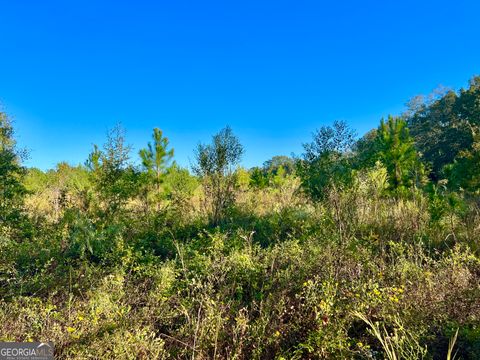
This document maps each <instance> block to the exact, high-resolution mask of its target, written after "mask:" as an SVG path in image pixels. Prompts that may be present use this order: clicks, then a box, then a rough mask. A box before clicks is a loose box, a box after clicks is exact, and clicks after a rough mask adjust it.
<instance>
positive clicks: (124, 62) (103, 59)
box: [0, 0, 480, 169]
mask: <svg viewBox="0 0 480 360" xmlns="http://www.w3.org/2000/svg"><path fill="white" fill-rule="evenodd" d="M479 14H480V2H479V1H478V0H472V1H462V0H457V1H421V0H417V1H410V0H408V1H403V0H402V1H393V0H392V1H388V0H383V1H367V0H365V1H328V2H327V1H319V0H317V1H302V0H292V1H281V0H275V1H261V0H253V1H250V0H243V1H225V0H224V1H208V0H204V1H130V2H126V1H48V0H42V1H38V0H35V1H33V0H31V1H29V0H21V1H12V0H0V102H1V103H2V104H3V108H4V110H6V111H7V112H8V113H9V114H10V115H11V116H12V117H13V119H14V121H15V125H16V128H17V134H18V138H19V143H20V145H21V146H24V147H27V148H28V149H30V159H29V160H28V163H27V164H28V165H29V166H37V167H40V168H44V169H45V168H50V167H53V166H54V165H55V164H56V163H57V162H59V161H62V160H66V161H69V162H70V163H73V164H77V163H83V161H84V160H85V159H86V158H87V155H88V153H89V151H90V149H91V147H92V144H93V143H97V144H102V143H103V141H104V139H105V134H106V131H107V129H108V128H111V127H112V126H114V124H115V123H117V122H121V123H122V124H123V126H124V127H125V128H126V130H127V138H128V141H129V142H130V143H131V144H132V145H133V146H134V148H135V149H136V150H138V149H139V148H140V147H142V146H144V144H145V143H146V142H147V141H149V139H150V134H151V131H152V128H153V127H160V128H161V129H163V130H164V132H165V134H166V135H167V136H168V137H169V138H170V140H171V144H172V145H173V147H174V148H175V151H176V159H177V161H178V162H179V163H180V164H183V165H188V164H189V159H191V160H193V155H192V154H193V153H192V150H193V148H194V147H195V145H196V144H197V143H198V142H199V141H202V142H206V141H208V140H209V138H210V136H211V135H212V134H213V133H215V132H216V131H218V130H219V129H220V128H222V127H223V126H225V125H226V124H229V125H231V126H232V128H233V130H234V132H235V133H237V135H238V136H239V137H240V139H241V141H242V143H243V144H244V145H245V148H246V154H245V159H244V165H245V166H253V165H256V164H261V163H262V162H263V161H264V160H267V159H268V158H270V157H271V156H273V155H279V154H285V155H288V154H290V153H291V152H295V153H300V152H301V144H302V142H306V141H308V140H309V139H310V137H311V133H312V131H314V129H315V128H318V127H320V126H322V125H324V124H330V123H331V122H332V121H333V120H335V119H343V120H346V121H347V122H349V123H350V124H351V125H352V126H353V127H354V128H356V129H357V130H358V132H359V133H360V134H362V133H364V132H365V131H367V130H368V129H370V128H372V127H375V126H376V125H377V123H378V121H379V119H380V117H381V116H385V115H387V114H388V113H393V114H395V113H399V112H400V111H401V110H402V109H403V105H404V103H405V102H406V101H407V100H408V99H409V98H410V97H412V96H414V95H416V94H420V93H424V94H426V93H429V92H430V91H431V90H432V89H433V88H435V87H436V86H437V85H439V84H443V85H445V86H451V87H455V88H459V87H461V86H466V85H467V82H468V79H469V78H470V77H471V76H472V75H473V74H476V73H480V25H479V19H480V18H479Z"/></svg>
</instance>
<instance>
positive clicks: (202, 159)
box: [0, 77, 480, 360]
mask: <svg viewBox="0 0 480 360" xmlns="http://www.w3.org/2000/svg"><path fill="white" fill-rule="evenodd" d="M479 84H480V78H478V77H477V78H474V79H473V80H472V81H471V83H470V86H469V88H468V89H462V90H461V91H459V92H454V91H448V92H443V93H441V94H439V95H436V96H434V97H432V98H430V99H429V100H424V99H423V100H422V99H420V100H419V99H418V98H417V99H415V101H412V102H411V104H410V107H409V110H408V111H407V112H406V113H405V114H403V115H402V116H400V117H388V119H387V120H382V121H381V122H380V125H379V127H378V128H377V129H374V130H372V131H370V132H368V133H367V134H366V135H365V136H364V137H362V138H360V139H356V136H355V132H354V131H353V130H352V129H350V128H349V127H348V125H347V124H346V123H344V122H335V123H334V124H333V125H332V126H325V127H322V128H321V129H319V130H318V131H317V132H316V133H315V134H314V135H313V139H312V142H311V143H309V144H305V145H304V154H302V156H299V157H298V158H290V157H286V156H276V157H274V158H272V159H271V160H269V161H267V162H265V163H264V165H263V166H262V167H255V168H252V169H250V170H246V169H243V168H240V167H239V163H240V160H241V157H242V155H243V153H244V148H243V146H242V145H241V143H240V140H239V139H238V138H237V137H236V136H235V135H234V134H233V132H232V130H231V129H230V128H228V127H227V128H225V129H223V130H221V131H220V132H219V133H218V134H216V135H214V136H213V138H212V142H211V143H210V144H207V145H199V146H198V148H197V149H196V152H195V155H196V163H195V165H194V166H193V172H192V173H191V172H190V171H189V170H188V169H183V168H181V167H179V166H178V165H177V164H176V163H175V162H174V161H172V160H173V149H172V147H171V145H170V143H169V141H168V139H167V138H166V137H164V135H163V133H162V131H161V130H159V129H154V130H153V142H151V143H148V144H147V146H146V147H145V148H144V149H143V150H141V151H140V152H139V157H140V159H139V160H140V161H137V159H132V158H131V149H130V147H129V146H128V145H127V142H126V139H125V136H124V132H123V130H122V129H121V128H120V127H116V128H114V129H113V130H112V131H111V132H110V133H109V134H108V137H107V141H106V143H105V145H104V146H103V147H98V146H94V149H93V151H92V153H91V154H90V155H89V156H88V159H87V161H86V163H85V165H80V166H75V167H73V166H70V165H68V164H66V163H61V164H58V166H57V167H56V168H55V169H53V170H49V171H46V172H43V171H41V170H39V169H33V168H32V169H27V168H25V167H24V166H23V165H22V159H23V152H22V151H21V150H20V149H18V148H17V147H16V145H15V141H14V134H13V128H12V125H11V123H10V122H9V120H8V118H7V116H6V115H5V114H3V113H2V114H0V221H1V222H0V299H1V300H0V340H1V341H47V340H48V341H53V342H54V343H55V346H56V352H57V355H58V357H59V358H65V359H86V358H92V359H93V358H97V359H157V358H158V359H396V360H397V359H398V360H399V359H453V358H457V359H460V358H461V359H478V358H480V197H479V196H480V138H479V137H480V86H479ZM136 163H138V164H140V165H136Z"/></svg>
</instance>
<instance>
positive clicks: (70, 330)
mask: <svg viewBox="0 0 480 360" xmlns="http://www.w3.org/2000/svg"><path fill="white" fill-rule="evenodd" d="M75 330H76V329H75V328H73V327H71V326H69V327H67V331H68V332H69V333H70V334H71V333H73V332H74V331H75Z"/></svg>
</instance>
